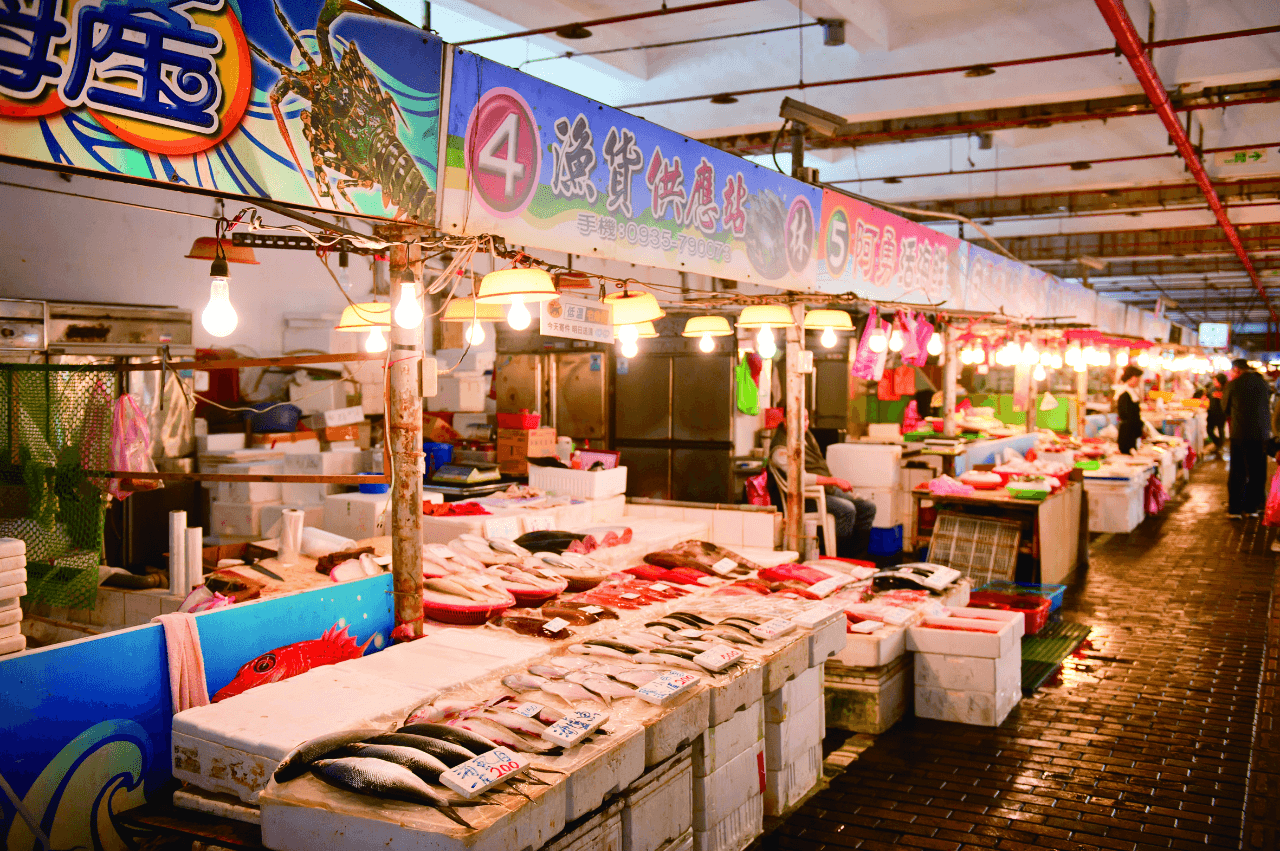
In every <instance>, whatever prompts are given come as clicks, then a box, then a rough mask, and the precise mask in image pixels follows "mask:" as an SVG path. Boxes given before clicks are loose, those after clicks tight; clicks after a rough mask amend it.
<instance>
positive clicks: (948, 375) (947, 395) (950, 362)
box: [942, 326, 960, 437]
mask: <svg viewBox="0 0 1280 851" xmlns="http://www.w3.org/2000/svg"><path fill="white" fill-rule="evenodd" d="M943 340H945V341H946V342H945V343H944V346H945V348H944V349H943V353H942V356H943V357H944V358H945V360H944V361H943V363H942V433H943V435H945V436H946V437H955V436H956V382H957V381H958V380H959V377H960V355H959V352H957V351H956V333H955V331H954V330H953V329H952V328H951V327H950V326H948V327H947V329H946V330H945V331H944V332H943Z"/></svg>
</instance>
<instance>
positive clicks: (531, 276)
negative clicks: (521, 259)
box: [476, 268, 560, 304]
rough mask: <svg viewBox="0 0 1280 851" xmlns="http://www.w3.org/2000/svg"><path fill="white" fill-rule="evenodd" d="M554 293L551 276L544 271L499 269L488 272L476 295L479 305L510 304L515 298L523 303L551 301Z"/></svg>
mask: <svg viewBox="0 0 1280 851" xmlns="http://www.w3.org/2000/svg"><path fill="white" fill-rule="evenodd" d="M559 297H560V294H559V293H557V292H556V287H555V284H553V283H552V282H551V275H549V274H547V271H546V270H545V269H525V268H518V269H499V270H498V271H496V272H490V273H489V274H487V275H485V276H484V278H483V279H482V280H481V281H480V292H479V293H477V294H476V302H477V303H479V304H511V303H512V302H514V301H515V300H516V299H517V298H518V299H519V300H520V301H523V302H526V303H528V302H535V301H551V300H552V299H557V298H559Z"/></svg>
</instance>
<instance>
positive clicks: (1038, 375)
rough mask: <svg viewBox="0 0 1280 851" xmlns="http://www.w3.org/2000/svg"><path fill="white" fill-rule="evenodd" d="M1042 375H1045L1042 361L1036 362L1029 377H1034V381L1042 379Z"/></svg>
mask: <svg viewBox="0 0 1280 851" xmlns="http://www.w3.org/2000/svg"><path fill="white" fill-rule="evenodd" d="M1044 376H1045V371H1044V364H1042V363H1038V364H1036V368H1035V369H1034V370H1032V372H1031V377H1032V378H1034V379H1035V380H1036V381H1044Z"/></svg>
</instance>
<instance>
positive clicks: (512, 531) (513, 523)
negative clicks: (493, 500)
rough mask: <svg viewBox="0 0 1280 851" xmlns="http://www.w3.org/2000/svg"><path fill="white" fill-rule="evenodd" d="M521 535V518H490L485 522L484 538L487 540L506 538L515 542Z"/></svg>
mask: <svg viewBox="0 0 1280 851" xmlns="http://www.w3.org/2000/svg"><path fill="white" fill-rule="evenodd" d="M525 519H528V518H525ZM520 535H521V532H520V518H519V517H515V516H511V517H489V518H487V519H486V520H485V521H484V536H485V537H486V538H505V539H506V540H509V541H514V540H515V539H516V538H518V537H520Z"/></svg>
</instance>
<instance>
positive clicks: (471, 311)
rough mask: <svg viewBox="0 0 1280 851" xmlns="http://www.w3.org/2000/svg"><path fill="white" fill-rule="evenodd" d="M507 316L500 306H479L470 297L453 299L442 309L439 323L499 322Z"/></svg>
mask: <svg viewBox="0 0 1280 851" xmlns="http://www.w3.org/2000/svg"><path fill="white" fill-rule="evenodd" d="M506 318H507V316H506V314H505V313H503V312H502V305H500V304H479V303H477V302H476V300H475V299H473V298H471V297H470V296H463V297H461V298H455V299H453V300H452V301H450V302H449V304H448V305H447V306H446V307H445V309H444V316H441V317H440V321H441V322H470V321H471V320H473V319H474V320H475V321H476V322H501V321H502V320H504V319H506Z"/></svg>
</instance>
